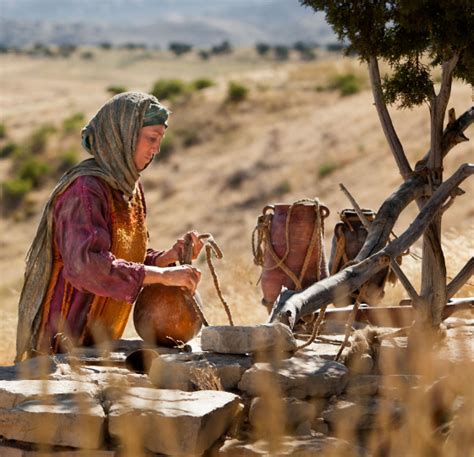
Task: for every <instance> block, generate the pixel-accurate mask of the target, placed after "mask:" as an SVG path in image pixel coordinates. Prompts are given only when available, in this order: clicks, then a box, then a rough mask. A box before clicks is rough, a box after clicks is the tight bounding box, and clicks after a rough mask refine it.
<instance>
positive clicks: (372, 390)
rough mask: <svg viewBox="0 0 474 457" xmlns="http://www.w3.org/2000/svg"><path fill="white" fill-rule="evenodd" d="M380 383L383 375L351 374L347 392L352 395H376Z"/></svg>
mask: <svg viewBox="0 0 474 457" xmlns="http://www.w3.org/2000/svg"><path fill="white" fill-rule="evenodd" d="M380 383H381V377H380V376H377V375H358V376H351V377H350V378H349V382H348V383H347V386H346V393H347V395H348V396H351V397H352V396H353V397H359V396H364V395H366V396H367V395H375V394H376V393H377V390H378V388H379V384H380Z"/></svg>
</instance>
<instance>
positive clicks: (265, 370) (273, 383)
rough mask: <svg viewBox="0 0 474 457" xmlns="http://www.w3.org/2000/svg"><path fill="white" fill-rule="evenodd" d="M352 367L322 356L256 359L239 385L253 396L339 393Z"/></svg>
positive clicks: (318, 395)
mask: <svg viewBox="0 0 474 457" xmlns="http://www.w3.org/2000/svg"><path fill="white" fill-rule="evenodd" d="M347 380H348V370H347V368H346V367H345V366H344V365H343V364H342V363H338V362H334V361H328V360H324V359H322V358H320V357H313V358H300V357H293V358H291V359H287V360H283V361H281V362H280V363H278V364H275V365H272V364H270V363H256V364H255V365H253V366H252V367H251V368H250V369H249V370H247V371H246V372H245V373H244V374H243V376H242V379H241V381H240V383H239V389H240V390H242V391H244V392H246V393H247V394H248V395H250V396H254V397H257V396H262V395H268V393H269V392H270V391H272V392H274V394H276V395H284V396H288V397H295V398H298V399H304V398H307V397H329V396H331V395H339V394H340V393H341V392H343V390H344V388H345V387H346V384H347Z"/></svg>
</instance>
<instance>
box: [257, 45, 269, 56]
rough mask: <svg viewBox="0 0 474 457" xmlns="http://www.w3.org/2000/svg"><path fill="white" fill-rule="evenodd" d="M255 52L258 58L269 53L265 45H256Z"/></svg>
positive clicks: (267, 46)
mask: <svg viewBox="0 0 474 457" xmlns="http://www.w3.org/2000/svg"><path fill="white" fill-rule="evenodd" d="M255 50H256V51H257V54H258V55H259V56H265V55H267V54H268V51H270V45H269V44H267V43H256V44H255Z"/></svg>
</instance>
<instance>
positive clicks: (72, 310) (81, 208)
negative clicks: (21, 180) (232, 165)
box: [16, 92, 202, 360]
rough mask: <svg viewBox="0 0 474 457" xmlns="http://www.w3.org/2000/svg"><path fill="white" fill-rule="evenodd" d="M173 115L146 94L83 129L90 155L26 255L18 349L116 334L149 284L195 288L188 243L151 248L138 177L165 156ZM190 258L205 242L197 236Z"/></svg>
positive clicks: (127, 96) (53, 203) (112, 105)
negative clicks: (186, 258) (183, 261)
mask: <svg viewBox="0 0 474 457" xmlns="http://www.w3.org/2000/svg"><path fill="white" fill-rule="evenodd" d="M168 115H169V112H168V110H167V109H166V108H165V107H163V106H162V105H161V104H160V103H159V102H158V100H157V99H156V98H155V97H153V96H151V95H147V94H143V93H138V92H127V93H123V94H119V95H117V96H115V97H113V98H112V99H111V100H109V101H108V102H107V103H106V104H105V105H104V106H102V108H100V110H99V111H98V112H97V114H96V115H95V116H94V118H93V119H92V120H91V121H90V122H89V124H88V125H87V126H86V127H85V128H84V129H83V131H82V143H83V146H84V147H85V149H86V150H87V151H88V152H89V153H90V154H91V155H92V156H93V157H92V158H90V159H87V160H84V161H83V162H81V163H79V164H78V165H76V166H75V167H73V168H72V169H71V170H69V171H68V172H67V173H65V174H64V175H63V177H62V178H61V179H60V181H59V183H58V184H57V186H56V187H55V188H54V190H53V192H52V194H51V196H50V198H49V200H48V202H47V203H46V207H45V210H44V212H43V215H42V218H41V221H40V224H39V227H38V230H37V233H36V236H35V239H34V241H33V243H32V245H31V247H30V250H29V252H28V255H27V260H26V272H25V281H24V285H23V290H22V293H21V297H20V303H19V318H18V330H17V355H16V359H17V360H21V359H22V358H23V357H24V356H25V354H26V355H27V356H32V355H35V354H37V353H44V352H58V351H60V350H61V347H60V345H61V337H60V336H62V335H66V336H67V337H68V339H69V340H71V341H72V343H73V344H75V345H89V344H92V343H93V342H94V341H97V340H98V339H104V338H105V339H117V338H120V336H121V335H122V333H123V330H124V328H125V325H126V323H127V319H128V316H129V313H130V310H131V307H132V303H133V302H134V301H135V299H136V297H137V295H138V293H139V292H140V290H141V288H142V286H143V285H146V284H156V283H160V284H165V285H174V286H180V287H185V288H187V289H189V290H190V291H191V292H194V290H195V289H196V286H197V284H198V282H199V280H200V275H201V274H200V272H199V270H197V269H196V268H194V267H191V266H188V265H181V266H173V264H174V263H175V262H176V261H178V260H179V259H180V256H181V255H182V250H183V240H182V239H180V240H178V241H177V242H176V243H175V244H174V246H173V247H172V248H171V249H169V250H167V251H154V250H152V249H147V239H148V236H147V230H146V225H145V213H146V207H145V200H144V195H143V190H142V187H141V185H140V182H139V178H140V173H141V172H142V171H143V170H144V169H145V168H146V167H147V166H148V164H149V163H150V162H151V161H152V160H153V157H154V155H155V154H157V153H158V152H159V148H160V143H161V140H162V139H163V137H164V134H165V130H166V127H167V120H168ZM190 236H191V237H192V239H193V241H194V250H193V257H194V258H195V257H197V255H198V254H199V251H200V249H201V247H202V243H201V242H200V241H199V240H198V235H197V233H196V232H190Z"/></svg>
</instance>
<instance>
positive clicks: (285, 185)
mask: <svg viewBox="0 0 474 457" xmlns="http://www.w3.org/2000/svg"><path fill="white" fill-rule="evenodd" d="M289 192H291V184H290V182H289V181H287V180H285V181H282V182H281V183H280V184H278V185H277V186H275V187H274V189H273V192H272V194H274V195H275V196H282V195H285V194H287V193H289Z"/></svg>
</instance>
